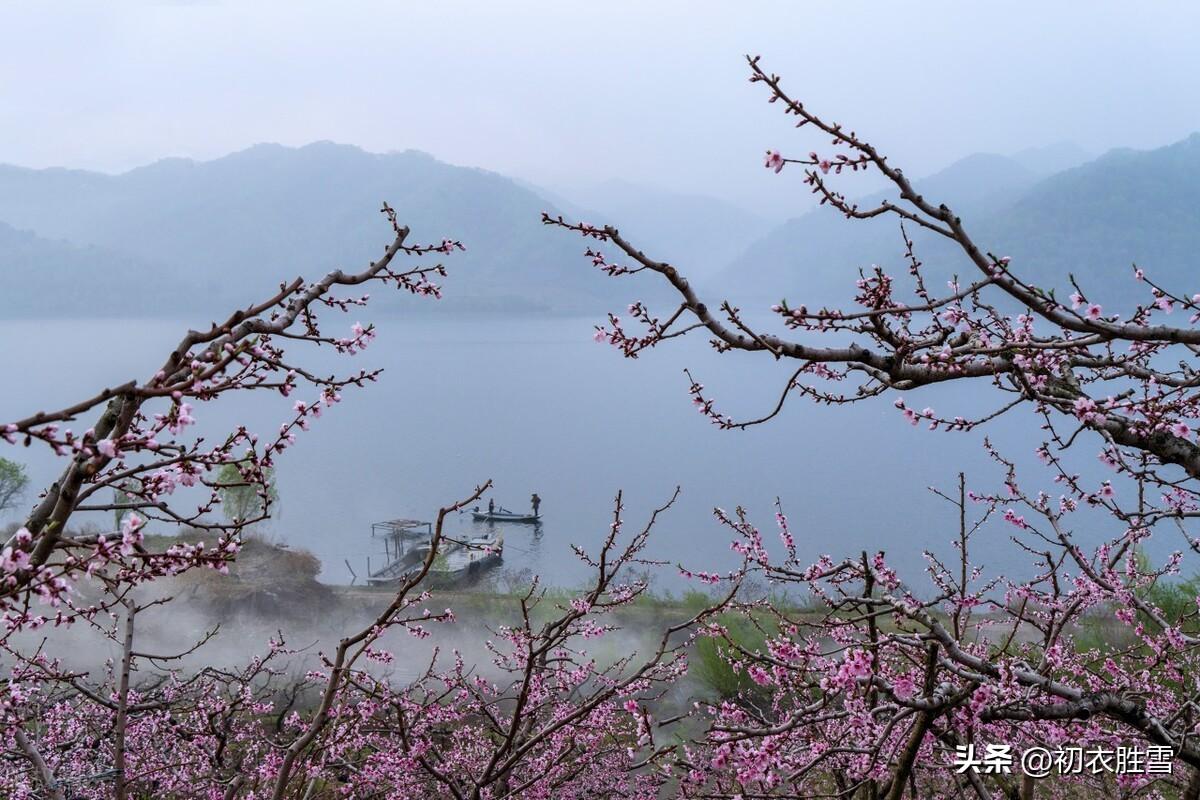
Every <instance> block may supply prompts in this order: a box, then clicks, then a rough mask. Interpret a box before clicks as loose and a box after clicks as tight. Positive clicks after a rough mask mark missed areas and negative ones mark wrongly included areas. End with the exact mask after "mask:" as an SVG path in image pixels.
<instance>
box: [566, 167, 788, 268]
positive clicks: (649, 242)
mask: <svg viewBox="0 0 1200 800" xmlns="http://www.w3.org/2000/svg"><path fill="white" fill-rule="evenodd" d="M545 196H547V197H549V198H551V199H556V200H559V201H560V202H561V200H562V199H565V198H570V199H569V200H567V201H566V203H565V204H564V205H567V206H568V208H567V210H570V211H571V212H572V213H575V214H578V215H582V216H583V218H585V219H587V221H589V222H592V223H594V224H597V225H599V224H611V225H614V226H616V227H618V228H619V229H620V231H621V234H622V235H623V236H625V237H626V238H628V239H629V240H630V241H632V242H634V243H636V244H637V245H638V246H639V247H641V248H642V249H644V250H645V251H646V252H647V254H648V255H650V256H651V257H652V258H656V259H659V260H663V261H670V262H671V263H672V264H675V265H676V266H678V267H679V268H680V269H682V270H683V271H684V273H685V274H687V275H688V276H689V277H690V278H692V279H693V280H701V281H702V280H705V279H707V278H709V277H711V276H712V275H714V274H716V273H717V272H718V271H720V270H721V269H722V268H723V267H725V266H726V265H727V264H729V262H730V261H732V260H733V259H734V258H736V257H737V256H738V255H739V254H740V253H742V252H743V251H745V249H746V248H747V247H749V246H750V245H751V244H752V243H753V242H754V241H755V240H757V239H758V238H759V237H760V236H763V235H764V234H766V233H767V232H768V231H769V230H770V229H771V227H772V223H771V222H770V221H768V220H766V219H763V218H762V217H759V216H757V215H755V214H753V213H751V212H749V211H747V210H745V209H743V208H740V207H739V206H736V205H734V204H733V203H729V202H727V201H725V200H721V199H719V198H716V197H710V196H707V195H697V194H679V193H675V192H667V191H663V190H661V189H655V188H651V187H647V186H642V185H639V184H634V183H629V182H628V181H621V180H610V181H604V182H603V183H596V184H591V185H586V186H576V187H571V188H570V189H566V190H562V191H561V192H557V193H546V195H545ZM570 206H574V207H573V208H572V207H570Z"/></svg>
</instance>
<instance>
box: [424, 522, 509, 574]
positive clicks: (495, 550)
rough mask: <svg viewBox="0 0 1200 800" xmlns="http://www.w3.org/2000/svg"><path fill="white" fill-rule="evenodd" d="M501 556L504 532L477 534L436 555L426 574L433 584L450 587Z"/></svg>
mask: <svg viewBox="0 0 1200 800" xmlns="http://www.w3.org/2000/svg"><path fill="white" fill-rule="evenodd" d="M503 557H504V535H503V534H501V533H489V534H485V535H483V536H476V537H474V538H472V539H468V540H467V541H465V542H461V543H458V544H457V545H455V546H454V547H452V548H450V549H447V550H445V551H444V552H442V553H439V554H438V555H437V556H435V557H434V559H433V564H432V565H431V566H430V568H429V575H428V576H426V577H427V579H428V581H429V582H430V583H431V584H433V585H435V586H453V585H456V584H459V583H463V582H465V581H469V580H471V579H473V578H475V577H477V576H478V575H480V574H481V573H482V572H483V571H484V570H486V569H490V568H491V567H494V566H496V565H498V564H499V563H500V562H501V561H502V560H503Z"/></svg>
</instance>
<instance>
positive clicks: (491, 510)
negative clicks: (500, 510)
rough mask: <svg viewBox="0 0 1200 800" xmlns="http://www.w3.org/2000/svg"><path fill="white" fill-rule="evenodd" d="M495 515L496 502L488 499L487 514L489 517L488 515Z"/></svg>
mask: <svg viewBox="0 0 1200 800" xmlns="http://www.w3.org/2000/svg"><path fill="white" fill-rule="evenodd" d="M495 513H496V501H495V500H494V499H493V498H491V497H489V498H488V514H489V515H490V514H495Z"/></svg>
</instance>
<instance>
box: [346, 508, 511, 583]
mask: <svg viewBox="0 0 1200 800" xmlns="http://www.w3.org/2000/svg"><path fill="white" fill-rule="evenodd" d="M371 534H372V536H374V537H375V538H377V539H382V540H383V542H384V550H385V552H386V555H387V562H386V564H385V566H384V567H383V568H381V569H378V570H371V569H370V561H369V560H368V566H367V575H368V577H367V583H368V584H369V585H371V586H395V585H397V584H400V583H402V582H403V581H404V580H406V579H407V578H408V577H409V576H411V575H412V574H413V573H415V572H416V571H417V570H419V569H421V567H422V565H423V564H424V563H425V560H426V559H427V558H429V548H430V546H431V543H432V540H433V524H432V523H429V522H422V521H419V520H411V519H394V520H388V521H386V522H376V523H374V524H373V525H372V526H371ZM438 550H439V552H438V554H437V555H436V556H435V557H434V560H433V563H432V564H431V565H430V569H429V574H428V575H426V580H427V581H428V582H430V583H432V584H435V585H437V586H442V587H445V586H454V585H456V584H458V583H462V582H464V581H467V580H469V579H472V578H474V577H475V576H476V575H478V574H479V573H481V572H483V571H484V570H486V569H489V568H491V567H493V566H495V565H497V564H499V563H500V561H501V560H502V555H503V552H504V536H503V535H501V534H500V533H497V532H493V533H487V534H483V535H481V536H475V537H472V538H469V539H465V540H462V539H460V540H455V539H454V538H452V537H447V538H446V539H443V540H442V543H441V545H440V546H439V548H438Z"/></svg>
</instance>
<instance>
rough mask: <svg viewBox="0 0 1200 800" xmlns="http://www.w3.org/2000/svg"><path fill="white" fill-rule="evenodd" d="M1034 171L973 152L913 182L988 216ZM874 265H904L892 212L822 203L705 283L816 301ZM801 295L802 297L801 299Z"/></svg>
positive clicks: (920, 238)
mask: <svg viewBox="0 0 1200 800" xmlns="http://www.w3.org/2000/svg"><path fill="white" fill-rule="evenodd" d="M786 174H787V173H786V171H785V173H784V176H786ZM1039 177H1041V176H1040V175H1039V174H1038V173H1036V172H1034V171H1032V170H1030V169H1027V168H1025V167H1023V166H1022V165H1021V164H1019V163H1017V162H1016V161H1014V160H1013V159H1011V158H1006V157H1004V156H998V155H990V154H976V155H971V156H967V157H966V158H963V159H961V160H959V161H956V162H955V163H953V164H951V165H950V166H949V167H947V168H946V169H944V170H942V171H940V172H938V173H936V174H934V175H931V176H929V177H927V178H923V179H920V180H916V181H914V185H915V187H916V188H917V190H918V191H920V192H921V193H922V194H924V195H925V196H927V197H930V198H938V199H939V201H942V199H943V198H944V199H945V202H947V203H949V204H950V205H951V206H953V207H954V208H955V210H956V211H958V212H959V214H961V215H962V216H963V217H964V218H965V219H968V220H970V219H976V218H979V217H981V216H991V215H993V214H995V213H997V212H998V211H999V210H1000V209H1002V208H1005V207H1007V206H1008V205H1010V204H1012V203H1013V202H1015V201H1016V200H1017V199H1018V198H1019V197H1021V195H1022V193H1023V192H1025V191H1027V190H1028V189H1030V188H1031V187H1032V186H1033V185H1034V184H1036V183H1037V181H1038V179H1039ZM850 179H851V180H853V178H852V177H851V178H850ZM884 199H891V200H894V199H895V193H894V192H878V193H875V194H872V195H869V196H867V197H863V198H861V199H859V200H858V201H857V202H858V204H859V206H860V208H864V209H865V208H870V207H873V206H877V205H878V204H879V203H880V202H881V201H883V200H884ZM906 230H907V233H908V235H909V236H910V237H911V238H912V239H913V241H914V243H915V244H916V245H917V248H918V250H919V255H920V256H921V257H922V258H928V257H929V256H930V255H937V256H943V257H944V256H952V255H953V253H952V252H951V251H950V250H949V249H948V248H945V247H944V246H942V245H941V243H939V242H935V241H933V239H934V238H936V237H935V235H931V234H929V233H928V232H926V231H924V230H921V229H920V228H917V227H916V226H913V225H909V226H907V229H906ZM931 250H932V251H933V252H932V253H931V252H930V251H931ZM871 264H879V265H880V266H883V267H885V268H889V269H892V270H898V269H903V267H904V243H903V239H902V238H901V233H900V227H899V224H898V220H897V218H896V217H894V216H891V215H881V216H878V217H874V218H872V219H867V220H847V219H846V218H845V217H843V216H842V215H841V214H840V213H838V212H836V211H834V210H833V209H831V208H828V207H825V206H819V207H817V208H815V209H813V210H811V211H809V212H808V213H806V214H804V215H802V216H800V217H796V218H794V219H791V220H788V221H787V222H785V223H784V224H782V225H780V226H778V227H777V228H775V229H774V230H772V231H771V232H770V233H768V234H767V235H765V236H764V237H762V238H761V239H759V240H758V241H757V242H755V243H754V244H752V245H751V246H750V247H748V248H747V249H746V251H745V252H744V253H742V254H741V255H740V256H738V257H737V258H735V259H734V261H733V262H732V263H731V264H730V265H729V266H728V267H726V268H725V269H724V270H722V271H721V273H720V274H718V275H717V276H716V277H715V278H714V279H713V280H712V281H711V282H710V284H711V287H712V288H713V289H714V290H718V291H728V292H729V293H730V294H732V295H733V296H734V297H736V298H739V299H740V298H745V299H750V300H756V301H757V300H763V299H770V300H772V301H774V300H778V299H779V298H780V297H783V296H787V297H788V298H789V299H790V300H791V301H792V302H794V303H799V302H804V303H806V304H808V305H810V306H813V305H821V304H826V303H835V302H843V301H845V300H846V299H848V298H849V297H851V296H852V295H853V287H854V277H855V276H856V275H857V271H858V270H859V269H860V268H862V269H869V268H870V265H871ZM955 268H956V269H961V266H956V267H955ZM801 296H803V298H804V299H803V300H799V299H798V298H800V297H801Z"/></svg>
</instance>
